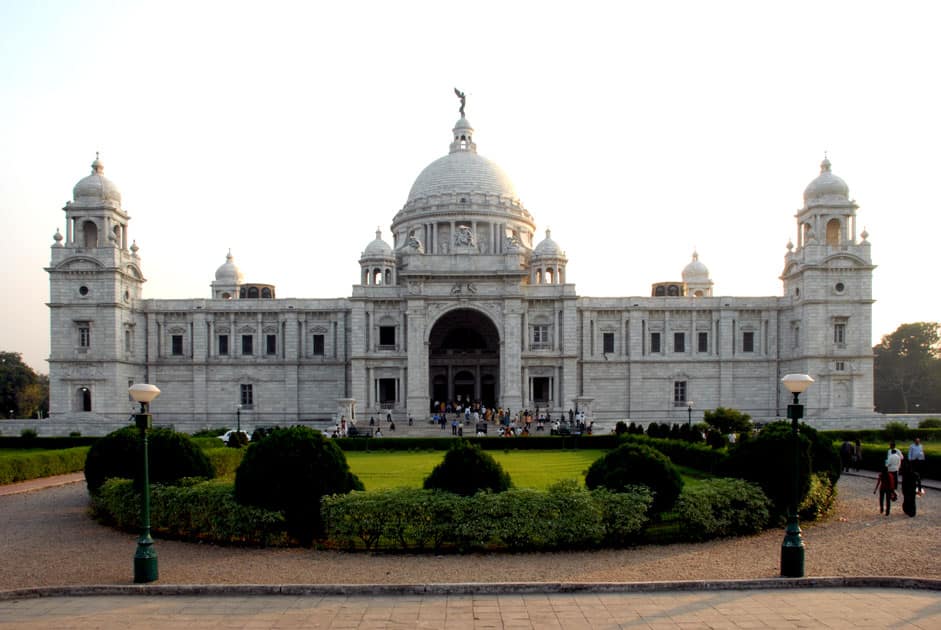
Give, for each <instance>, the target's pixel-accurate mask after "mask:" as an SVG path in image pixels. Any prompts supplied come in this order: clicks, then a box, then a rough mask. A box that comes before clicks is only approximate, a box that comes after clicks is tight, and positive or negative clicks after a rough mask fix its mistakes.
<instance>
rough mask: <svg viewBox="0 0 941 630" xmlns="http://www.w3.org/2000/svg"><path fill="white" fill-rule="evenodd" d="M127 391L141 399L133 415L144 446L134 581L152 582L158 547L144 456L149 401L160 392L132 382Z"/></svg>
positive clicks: (150, 386)
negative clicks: (152, 527) (152, 521)
mask: <svg viewBox="0 0 941 630" xmlns="http://www.w3.org/2000/svg"><path fill="white" fill-rule="evenodd" d="M128 393H129V394H130V395H131V398H133V399H134V400H135V401H136V402H139V403H140V413H138V414H135V415H134V423H135V424H136V425H137V428H138V429H140V436H141V442H142V443H143V446H144V475H143V481H144V496H143V501H142V503H143V504H142V505H141V534H140V538H138V539H137V551H136V552H135V553H134V582H135V583H141V582H153V581H154V580H156V579H157V550H156V549H154V539H153V538H151V537H150V462H149V461H148V459H147V430H148V429H150V428H151V427H152V426H153V416H151V415H150V402H151V401H152V400H153V399H154V398H156V397H157V396H159V395H160V390H159V389H158V388H157V387H156V386H155V385H150V384H148V383H135V384H133V385H131V386H130V388H128Z"/></svg>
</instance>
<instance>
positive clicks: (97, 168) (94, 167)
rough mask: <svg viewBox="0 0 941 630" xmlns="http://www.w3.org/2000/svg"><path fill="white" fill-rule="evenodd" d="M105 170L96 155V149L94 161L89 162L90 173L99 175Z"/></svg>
mask: <svg viewBox="0 0 941 630" xmlns="http://www.w3.org/2000/svg"><path fill="white" fill-rule="evenodd" d="M104 171H105V165H104V163H103V162H102V161H101V158H100V157H98V151H95V161H94V162H92V163H91V174H92V175H101V174H102V173H103V172H104Z"/></svg>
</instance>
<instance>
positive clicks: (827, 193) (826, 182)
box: [804, 158, 850, 203]
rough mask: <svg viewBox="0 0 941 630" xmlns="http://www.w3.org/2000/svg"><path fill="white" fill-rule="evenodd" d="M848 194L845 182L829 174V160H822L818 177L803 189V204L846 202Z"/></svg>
mask: <svg viewBox="0 0 941 630" xmlns="http://www.w3.org/2000/svg"><path fill="white" fill-rule="evenodd" d="M849 192H850V190H849V186H847V185H846V182H844V181H843V180H842V179H840V178H839V177H837V176H836V175H834V174H833V173H832V172H830V160H829V159H827V158H823V162H821V163H820V175H818V176H817V178H816V179H815V180H814V181H812V182H810V183H809V184H808V185H807V188H805V189H804V203H810V202H811V201H823V200H827V199H829V200H838V201H847V200H848V199H849Z"/></svg>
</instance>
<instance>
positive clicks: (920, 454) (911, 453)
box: [908, 437, 925, 494]
mask: <svg viewBox="0 0 941 630" xmlns="http://www.w3.org/2000/svg"><path fill="white" fill-rule="evenodd" d="M908 461H909V462H910V463H911V465H912V473H913V475H914V477H915V485H916V491H917V492H918V494H924V493H925V491H924V489H923V488H922V487H921V475H922V471H923V469H924V465H925V449H924V447H923V446H922V445H921V439H919V438H917V437H916V438H915V441H914V442H912V444H911V446H909V447H908Z"/></svg>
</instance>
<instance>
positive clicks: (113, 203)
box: [46, 155, 146, 422]
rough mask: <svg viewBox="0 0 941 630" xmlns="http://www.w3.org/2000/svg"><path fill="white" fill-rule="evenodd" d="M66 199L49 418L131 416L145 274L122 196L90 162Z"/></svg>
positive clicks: (138, 374) (53, 280) (56, 258)
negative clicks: (130, 386) (136, 307)
mask: <svg viewBox="0 0 941 630" xmlns="http://www.w3.org/2000/svg"><path fill="white" fill-rule="evenodd" d="M91 167H92V171H91V174H90V175H88V176H87V177H85V178H83V179H82V180H80V181H79V182H78V183H77V184H76V185H75V188H74V189H73V191H72V201H69V202H66V204H65V207H64V208H63V210H64V211H65V221H66V224H65V236H64V237H63V235H62V234H61V232H60V231H58V230H57V231H56V233H55V235H54V237H53V239H54V241H55V242H54V244H53V245H52V252H51V262H50V264H49V267H47V268H46V271H47V272H48V273H49V308H50V319H51V330H52V337H51V338H52V344H51V351H50V356H49V387H50V396H49V399H50V404H51V408H50V410H49V411H50V415H52V416H53V417H56V416H58V417H74V418H75V419H76V421H83V422H86V421H89V420H90V421H94V420H95V419H96V418H101V417H102V416H108V417H112V418H113V417H116V416H121V417H123V416H126V415H127V410H128V409H130V407H129V404H128V402H127V400H128V398H127V383H129V382H134V381H139V380H142V379H143V378H144V374H143V373H142V371H141V369H140V368H136V367H135V366H134V363H135V362H137V361H139V362H140V363H138V365H141V364H142V362H143V356H144V346H145V336H146V335H145V332H144V323H143V320H142V319H141V320H140V321H138V317H136V316H135V314H134V311H133V308H134V304H135V303H136V302H137V301H138V300H140V298H141V292H142V287H143V283H144V281H145V280H144V276H143V274H142V273H141V268H140V259H139V258H138V255H137V251H138V248H137V244H136V243H132V244H131V245H130V247H128V223H129V221H130V217H129V216H128V214H127V213H126V212H125V211H124V210H123V209H122V207H121V193H120V191H119V190H118V188H117V186H115V185H114V184H113V183H112V182H111V181H110V180H108V179H107V178H106V177H105V176H104V164H102V162H101V160H100V159H98V157H97V155H96V157H95V161H94V162H92V165H91Z"/></svg>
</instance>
